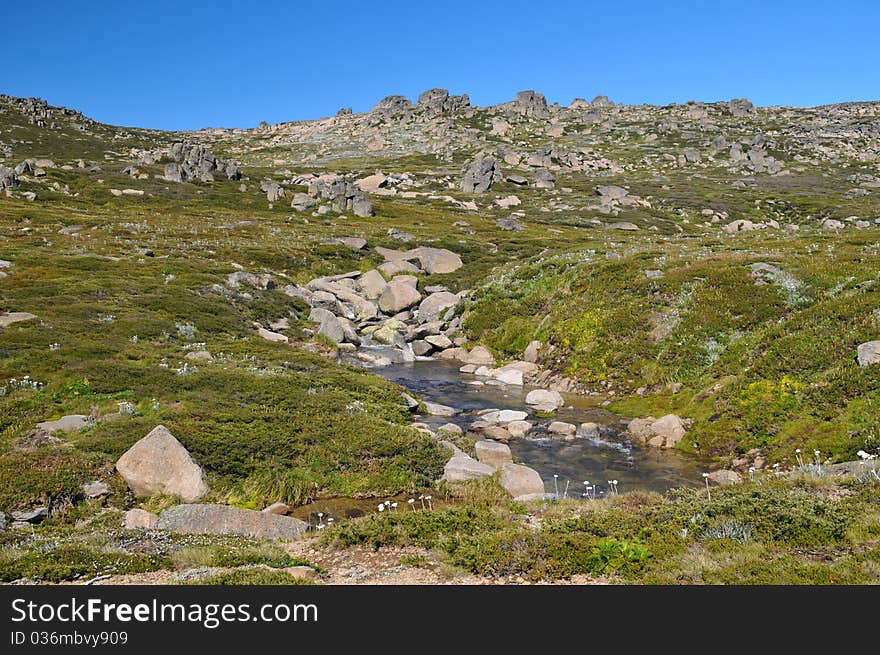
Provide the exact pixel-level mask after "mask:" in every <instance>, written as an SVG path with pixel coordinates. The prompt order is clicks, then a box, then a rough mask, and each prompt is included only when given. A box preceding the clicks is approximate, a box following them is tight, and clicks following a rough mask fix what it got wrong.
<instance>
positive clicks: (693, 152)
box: [684, 148, 700, 164]
mask: <svg viewBox="0 0 880 655" xmlns="http://www.w3.org/2000/svg"><path fill="white" fill-rule="evenodd" d="M684 158H685V160H686V161H687V162H688V163H690V164H696V163H698V162H699V161H700V151H699V150H697V149H696V148H687V149H686V150H685V151H684Z"/></svg>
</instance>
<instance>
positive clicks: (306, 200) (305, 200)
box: [290, 193, 318, 212]
mask: <svg viewBox="0 0 880 655" xmlns="http://www.w3.org/2000/svg"><path fill="white" fill-rule="evenodd" d="M317 204H318V203H317V201H316V200H315V199H314V198H312V197H311V196H310V195H309V194H307V193H294V194H293V200H291V201H290V207H291V209H293V210H294V211H298V212H304V211H308V210H309V209H311V208H312V207H314V206H315V205H317Z"/></svg>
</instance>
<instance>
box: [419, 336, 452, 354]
mask: <svg viewBox="0 0 880 655" xmlns="http://www.w3.org/2000/svg"><path fill="white" fill-rule="evenodd" d="M425 341H427V342H428V343H429V344H431V345H432V346H434V347H435V348H439V349H440V350H443V349H444V348H449V347H450V346H451V345H452V341H450V339H449V337H447V336H446V335H445V334H434V335H431V336H428V337H425Z"/></svg>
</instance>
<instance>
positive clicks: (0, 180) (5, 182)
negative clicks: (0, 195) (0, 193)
mask: <svg viewBox="0 0 880 655" xmlns="http://www.w3.org/2000/svg"><path fill="white" fill-rule="evenodd" d="M17 186H18V175H17V174H16V173H15V171H13V170H12V169H10V168H7V167H6V166H4V165H2V164H0V189H13V188H15V187H17Z"/></svg>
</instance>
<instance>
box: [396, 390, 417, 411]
mask: <svg viewBox="0 0 880 655" xmlns="http://www.w3.org/2000/svg"><path fill="white" fill-rule="evenodd" d="M400 397H401V398H403V402H405V403H406V407H407V409H408V410H409V411H411V412H414V411H415V410H417V409H418V408H419V401H418V400H416V399H415V398H413V397H412V396H410V395H409V394H408V393H406V392H405V391H401V392H400Z"/></svg>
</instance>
